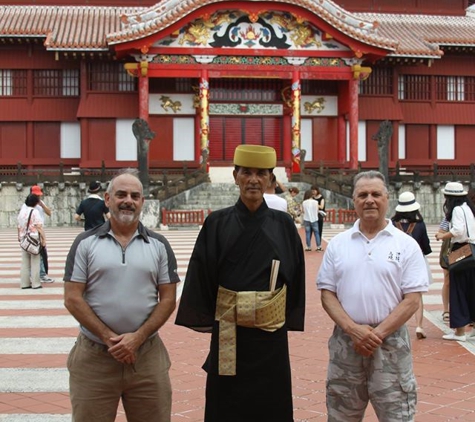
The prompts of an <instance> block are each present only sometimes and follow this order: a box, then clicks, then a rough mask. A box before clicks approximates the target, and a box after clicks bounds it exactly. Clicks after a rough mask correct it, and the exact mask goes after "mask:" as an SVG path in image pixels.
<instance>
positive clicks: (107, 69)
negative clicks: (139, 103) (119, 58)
mask: <svg viewBox="0 0 475 422" xmlns="http://www.w3.org/2000/svg"><path fill="white" fill-rule="evenodd" d="M136 81H137V78H134V77H132V76H130V75H129V74H128V73H127V72H126V70H125V69H124V65H123V63H105V62H92V63H89V64H88V89H89V91H100V92H136V91H137V82H136Z"/></svg>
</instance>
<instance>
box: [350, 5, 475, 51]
mask: <svg viewBox="0 0 475 422" xmlns="http://www.w3.org/2000/svg"><path fill="white" fill-rule="evenodd" d="M355 15H357V16H359V17H360V18H361V19H367V20H370V19H372V20H376V21H378V22H379V28H378V33H379V34H380V35H381V36H384V37H387V38H391V39H396V40H398V41H399V44H398V46H397V48H396V51H394V52H393V53H392V54H390V56H430V57H432V56H435V57H438V56H441V55H442V54H443V53H442V51H440V46H447V45H457V46H470V47H474V46H475V18H473V17H468V16H433V15H402V14H382V13H356V14H355Z"/></svg>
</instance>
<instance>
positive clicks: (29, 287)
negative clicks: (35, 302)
mask: <svg viewBox="0 0 475 422" xmlns="http://www.w3.org/2000/svg"><path fill="white" fill-rule="evenodd" d="M31 288H32V287H31V286H28V287H22V289H31Z"/></svg>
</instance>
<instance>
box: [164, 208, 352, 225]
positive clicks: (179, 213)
mask: <svg viewBox="0 0 475 422" xmlns="http://www.w3.org/2000/svg"><path fill="white" fill-rule="evenodd" d="M210 213H211V210H208V212H207V213H206V211H205V210H167V209H165V208H162V225H164V226H201V225H202V224H203V223H204V221H205V218H206V217H207V216H208V215H209V214H210ZM326 213H327V215H326V216H325V222H326V223H330V224H353V223H354V222H355V221H356V220H357V219H358V216H357V215H356V211H355V210H344V209H337V210H336V209H328V210H326Z"/></svg>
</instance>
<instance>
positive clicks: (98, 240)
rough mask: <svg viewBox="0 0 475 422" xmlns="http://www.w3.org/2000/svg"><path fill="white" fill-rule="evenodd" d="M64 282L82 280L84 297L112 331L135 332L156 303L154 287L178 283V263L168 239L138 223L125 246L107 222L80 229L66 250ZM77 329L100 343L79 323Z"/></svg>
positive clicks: (156, 293)
mask: <svg viewBox="0 0 475 422" xmlns="http://www.w3.org/2000/svg"><path fill="white" fill-rule="evenodd" d="M64 281H65V282H77V283H86V290H85V293H84V299H85V300H86V302H87V303H88V304H89V306H90V307H91V308H92V310H93V311H94V313H95V314H96V315H97V316H98V317H99V318H100V319H101V321H103V322H104V323H105V324H106V325H107V326H108V327H110V328H111V329H112V330H113V331H114V332H116V333H117V334H123V333H130V332H134V331H136V330H137V329H138V328H139V327H140V326H141V325H143V323H144V322H145V321H146V320H147V319H148V317H149V316H150V314H151V313H152V311H153V310H154V308H155V306H156V305H157V303H158V301H159V297H158V285H159V284H165V283H178V282H179V281H180V278H179V277H178V273H177V262H176V258H175V254H174V253H173V250H172V248H171V247H170V244H169V243H168V241H167V239H165V237H164V236H162V235H161V234H158V233H155V232H153V231H151V230H149V229H147V228H146V227H144V226H143V225H142V224H141V223H139V227H138V230H137V232H136V233H135V235H134V236H133V238H132V239H131V241H130V242H129V244H128V245H127V247H126V248H122V245H121V244H120V243H119V242H118V241H117V240H116V239H115V238H114V236H113V234H112V232H111V230H110V222H109V221H107V222H106V223H104V224H103V225H101V226H99V227H96V228H94V229H92V230H89V231H86V232H84V233H81V234H80V235H79V236H78V237H77V238H76V240H75V241H74V243H73V245H72V246H71V249H70V251H69V254H68V257H67V260H66V268H65V273H64ZM80 329H81V332H82V333H84V334H85V335H86V336H87V337H88V338H90V339H91V340H93V341H96V342H98V343H102V341H101V340H100V339H99V338H98V337H96V336H95V335H94V334H93V333H91V332H90V331H89V330H87V328H85V327H83V326H81V327H80Z"/></svg>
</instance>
